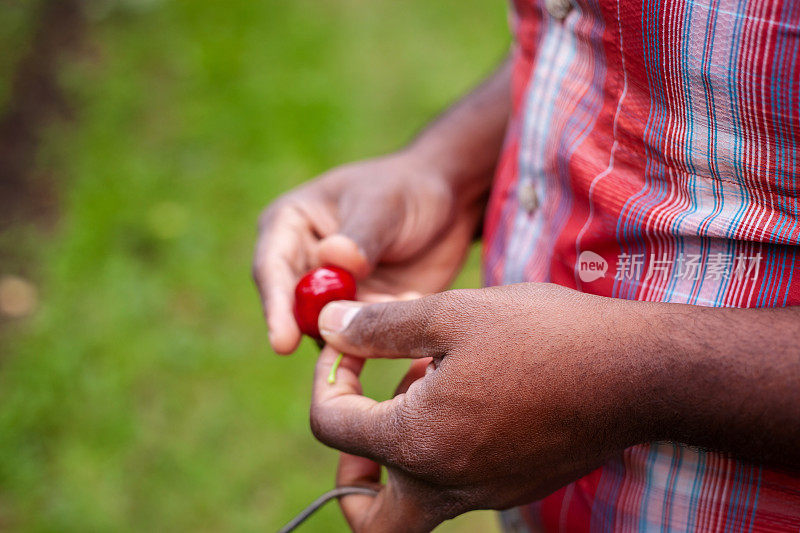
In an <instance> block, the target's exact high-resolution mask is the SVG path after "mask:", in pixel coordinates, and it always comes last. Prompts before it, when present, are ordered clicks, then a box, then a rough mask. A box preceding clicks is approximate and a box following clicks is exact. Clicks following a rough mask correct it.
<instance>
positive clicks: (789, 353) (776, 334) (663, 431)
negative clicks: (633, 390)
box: [623, 302, 800, 468]
mask: <svg viewBox="0 0 800 533" xmlns="http://www.w3.org/2000/svg"><path fill="white" fill-rule="evenodd" d="M625 304H627V305H635V306H637V312H636V313H634V314H636V315H638V316H637V317H635V318H636V319H637V322H636V324H637V325H636V326H633V327H632V328H631V327H630V326H626V328H628V333H629V334H628V335H623V337H626V338H631V339H633V338H635V337H638V338H639V340H638V347H639V349H640V350H641V351H642V352H645V351H646V352H648V354H647V355H643V354H640V355H641V357H643V358H644V361H645V362H644V367H643V368H645V369H646V370H645V371H644V373H643V375H642V379H643V382H644V383H646V389H645V390H644V391H642V392H643V395H644V401H642V402H641V403H642V406H643V408H644V409H645V412H643V413H641V416H642V417H643V421H644V422H645V423H648V420H649V425H650V428H648V429H646V431H649V432H650V433H651V434H650V436H651V437H652V438H654V439H668V440H673V441H678V442H683V443H687V444H692V445H696V446H700V447H705V448H710V449H714V450H719V451H724V452H729V453H731V454H733V455H735V456H737V457H740V458H743V459H747V460H752V461H756V462H763V463H767V464H773V465H780V466H785V467H789V468H798V467H800V447H799V446H798V443H800V346H798V342H797V341H798V339H800V309H798V308H783V309H731V308H725V309H720V308H704V307H696V306H688V305H671V304H648V303H638V304H632V303H630V302H625ZM623 305H624V304H623ZM637 330H639V331H638V332H637ZM629 347H630V350H629V352H631V353H633V352H634V351H635V350H636V346H631V345H629Z"/></svg>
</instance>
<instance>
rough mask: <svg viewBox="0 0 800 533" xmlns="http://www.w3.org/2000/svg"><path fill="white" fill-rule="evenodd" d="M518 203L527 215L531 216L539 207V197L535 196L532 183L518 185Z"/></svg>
mask: <svg viewBox="0 0 800 533" xmlns="http://www.w3.org/2000/svg"><path fill="white" fill-rule="evenodd" d="M519 203H520V205H521V206H522V208H523V209H524V210H525V211H527V212H528V214H529V215H531V214H533V212H534V211H536V208H537V207H539V195H538V194H536V188H535V187H534V186H533V183H530V182H527V181H526V182H525V183H523V184H522V185H520V188H519Z"/></svg>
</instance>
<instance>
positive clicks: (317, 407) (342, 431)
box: [311, 283, 800, 532]
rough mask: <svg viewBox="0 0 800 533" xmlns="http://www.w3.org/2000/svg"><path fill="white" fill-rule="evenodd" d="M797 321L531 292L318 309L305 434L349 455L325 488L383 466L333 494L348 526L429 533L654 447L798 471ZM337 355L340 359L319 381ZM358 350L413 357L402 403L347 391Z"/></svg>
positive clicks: (517, 288) (505, 290)
mask: <svg viewBox="0 0 800 533" xmlns="http://www.w3.org/2000/svg"><path fill="white" fill-rule="evenodd" d="M798 311H799V310H798V309H713V308H701V307H696V306H689V305H679V304H664V303H650V302H633V301H626V300H618V299H612V298H605V297H599V296H593V295H588V294H583V293H578V292H575V291H573V290H570V289H566V288H563V287H559V286H555V285H549V284H534V283H529V284H519V285H510V286H505V287H495V288H489V289H482V290H470V291H449V292H445V293H440V294H436V295H433V296H429V297H425V298H421V299H418V300H414V301H409V302H399V303H380V304H373V305H367V306H364V305H363V304H358V303H346V302H334V303H331V304H329V305H328V306H326V307H325V309H323V311H322V314H321V315H320V329H321V331H322V334H323V337H324V338H325V340H326V341H327V343H328V347H327V348H326V349H325V350H323V352H322V354H321V357H320V360H319V363H318V366H317V370H316V376H315V385H314V393H313V399H312V406H311V427H312V430H313V432H314V434H315V436H316V437H317V438H318V439H319V440H320V441H322V442H323V443H325V444H328V445H330V446H332V447H334V448H337V449H339V450H342V451H344V452H346V453H345V454H344V455H343V456H342V460H341V463H340V468H339V476H338V483H339V484H340V485H352V484H361V485H372V486H376V487H377V486H379V480H380V475H379V474H380V467H379V464H380V465H384V466H386V467H387V471H388V478H387V481H386V485H385V486H383V488H382V490H381V492H380V494H379V495H378V496H377V497H375V498H372V497H367V496H348V497H345V498H343V499H342V507H343V509H344V511H345V515H346V517H347V519H348V521H349V523H350V524H351V526H352V527H353V529H354V530H355V531H357V532H362V531H426V530H430V529H432V528H433V527H435V526H436V525H437V524H438V523H439V522H441V521H442V520H444V519H447V518H450V517H452V516H455V515H457V514H459V513H462V512H465V511H468V510H471V509H478V508H493V509H502V508H507V507H510V506H513V505H516V504H521V503H525V502H530V501H533V500H535V499H537V498H540V497H542V496H545V495H547V494H549V493H550V492H552V491H553V490H555V489H557V488H559V487H561V486H563V485H565V484H567V483H569V482H571V481H573V480H576V479H578V478H579V477H581V476H583V475H584V474H587V473H589V472H590V471H591V470H593V469H595V468H596V467H598V466H600V465H601V464H602V463H603V462H604V461H605V460H606V459H607V458H608V457H610V456H612V455H613V454H615V453H620V452H621V451H622V450H623V449H625V448H626V447H628V446H631V445H634V444H637V443H644V442H651V441H656V440H672V441H678V442H683V443H686V444H691V445H697V446H703V447H708V448H712V449H715V450H718V451H722V452H729V453H732V454H734V455H736V456H738V457H740V458H743V459H751V460H755V461H759V462H768V463H772V464H775V465H783V466H786V467H790V468H791V467H794V468H796V467H798V466H800V452H798V449H797V445H796V444H797V442H798V441H799V440H800V387H798V383H800V350H798V348H797V343H796V339H797V336H798V335H800V320H799V319H798ZM339 352H344V353H346V354H349V355H348V356H347V357H345V358H344V361H343V363H342V366H341V367H340V369H339V372H338V376H337V381H336V383H335V384H333V385H330V384H328V383H327V382H326V380H325V377H326V376H327V375H328V372H329V370H330V368H331V365H332V364H333V361H334V359H335V358H336V355H337V353H339ZM365 357H412V358H417V359H419V360H420V361H419V363H418V364H417V365H414V366H412V369H411V371H410V372H409V375H408V376H407V378H406V379H405V380H404V383H403V384H402V385H401V388H400V394H398V395H397V396H396V397H395V398H393V399H392V400H389V401H386V402H382V403H376V402H375V401H373V400H371V399H369V398H366V397H364V396H362V395H361V389H360V385H359V382H358V372H359V370H360V367H361V364H362V363H363V358H365ZM428 361H430V364H428ZM422 365H427V367H426V368H424V369H423V366H422ZM365 458H366V459H365Z"/></svg>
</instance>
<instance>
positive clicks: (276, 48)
mask: <svg viewBox="0 0 800 533" xmlns="http://www.w3.org/2000/svg"><path fill="white" fill-rule="evenodd" d="M36 6H37V4H36V3H34V2H28V3H26V2H22V3H14V2H2V1H0V46H2V49H3V50H4V52H3V53H2V54H0V57H2V60H0V105H2V106H5V105H6V102H7V94H8V91H9V87H10V82H9V80H10V79H11V76H12V73H13V71H14V67H15V60H16V58H19V57H21V56H22V55H24V52H25V50H26V49H27V48H26V47H28V46H29V44H28V43H27V41H26V39H28V38H29V36H30V33H31V32H30V28H31V26H32V24H35V19H36V17H35V12H36V11H35V9H36ZM86 10H87V20H88V23H87V26H86V28H85V33H86V35H85V36H84V45H83V46H81V47H80V49H78V50H73V51H71V52H70V53H69V54H66V55H65V56H63V57H62V60H61V63H60V66H59V69H58V78H59V83H60V86H61V87H62V89H63V91H64V94H65V95H66V97H67V99H68V101H69V102H70V104H71V107H72V108H73V109H74V113H73V116H72V118H70V119H67V120H59V121H57V122H50V123H48V124H47V126H46V128H45V129H44V130H43V131H42V135H43V137H42V142H41V143H40V145H39V148H38V152H37V157H36V163H35V168H33V169H32V171H31V174H32V175H42V174H44V175H48V176H51V177H52V180H53V181H52V182H53V183H54V184H55V187H56V188H57V198H58V207H57V213H56V220H55V222H54V223H53V224H50V225H48V226H47V228H46V229H44V230H43V229H41V227H40V226H38V225H32V224H26V223H25V222H24V221H20V222H19V223H17V224H16V225H15V226H14V227H12V228H10V229H6V230H5V231H3V233H2V236H0V237H1V238H2V241H0V244H2V245H3V246H5V249H6V250H12V251H13V252H14V253H12V254H10V255H8V254H7V255H6V260H5V261H4V262H5V264H0V275H20V274H24V275H26V276H27V277H29V278H30V279H32V280H33V282H34V283H35V284H36V286H37V288H38V291H39V299H40V301H39V307H38V309H37V311H36V313H35V314H34V315H33V316H32V317H30V318H27V319H22V320H4V321H3V322H2V323H0V352H2V357H0V528H2V527H6V528H8V529H12V530H24V531H81V532H84V531H154V530H172V531H273V530H275V529H277V527H279V526H280V525H282V523H283V522H285V521H286V520H288V519H289V518H290V517H291V516H292V515H293V514H294V513H296V512H297V511H298V510H299V509H300V508H302V507H303V506H304V505H305V504H307V503H308V502H309V501H310V500H312V499H313V498H314V497H316V496H317V495H318V494H319V493H321V492H323V491H324V490H326V489H328V488H330V487H331V485H332V482H333V472H334V467H335V460H336V454H335V453H334V452H333V451H332V450H330V449H327V448H325V447H324V446H322V445H321V444H319V443H317V442H316V441H315V440H314V439H313V437H312V436H311V434H310V431H309V429H308V422H307V412H308V402H309V388H310V378H311V373H312V368H313V365H314V360H315V347H314V346H313V344H311V343H310V342H307V341H305V342H304V344H303V345H302V347H301V349H300V351H299V352H298V353H297V354H295V355H294V356H292V357H288V358H282V357H278V356H276V355H274V354H273V353H271V352H270V350H269V348H268V346H267V342H266V340H267V339H266V328H265V326H264V324H263V320H262V316H261V311H260V307H259V304H258V299H257V297H256V292H255V290H254V287H253V285H252V282H251V279H250V258H251V251H252V244H253V242H254V238H255V221H256V217H257V216H258V213H259V211H260V210H261V209H262V208H263V206H264V205H266V204H268V203H269V202H270V201H271V200H272V199H274V198H275V197H276V196H278V195H279V194H281V193H282V192H284V191H286V190H288V189H290V188H291V187H293V186H294V185H297V184H298V183H300V182H302V181H303V180H306V179H309V178H311V177H313V176H314V175H315V174H318V173H319V172H321V171H324V170H325V169H327V168H329V167H331V166H333V165H336V164H339V163H343V162H346V161H349V160H353V159H357V158H363V157H368V156H371V155H376V154H380V153H384V152H386V151H390V150H393V149H396V148H397V147H399V146H401V145H402V144H403V143H405V142H407V141H408V140H409V139H410V138H411V137H412V136H413V134H414V132H415V131H417V130H419V129H420V128H421V127H422V126H423V125H424V124H425V122H426V121H427V120H429V119H430V118H431V117H433V116H435V115H436V113H437V112H438V111H439V110H441V109H442V108H444V107H445V106H446V105H447V104H448V103H449V102H451V101H452V100H453V99H455V98H457V97H458V96H459V95H460V94H462V93H463V92H464V91H466V90H468V88H469V87H470V86H472V85H473V84H474V83H476V82H477V81H478V80H479V79H480V78H481V77H483V76H484V75H485V74H487V73H488V72H489V71H490V70H491V68H492V67H493V66H494V65H495V64H496V63H498V62H499V60H500V58H501V57H502V56H503V55H504V53H505V51H506V50H507V47H508V43H509V37H508V29H507V23H506V5H505V3H504V2H501V1H500V0H492V1H487V0H461V1H442V2H432V1H430V0H404V1H402V2H396V1H390V0H381V1H372V2H370V1H366V0H336V1H319V0H315V1H312V0H292V1H289V0H268V1H256V0H234V1H226V2H222V1H210V0H191V1H189V0H184V1H174V2H165V1H158V0H147V1H144V0H140V1H132V0H128V1H125V2H122V1H117V2H109V1H105V2H101V1H94V2H89V3H87V4H86ZM32 13H33V14H34V15H32ZM458 285H459V286H462V287H466V286H478V285H479V272H478V261H477V253H473V254H472V256H471V258H470V260H469V263H468V265H467V268H466V269H465V272H464V274H463V275H462V276H461V278H460V279H459V281H458ZM404 364H406V363H401V362H397V363H390V362H384V361H376V362H373V363H370V364H369V365H368V368H367V370H366V372H365V382H366V389H367V392H368V393H370V394H371V395H373V396H376V397H386V396H387V395H388V394H389V393H390V391H391V390H392V388H393V387H394V385H395V383H396V381H397V380H398V378H399V376H400V375H401V373H402V371H403V368H402V367H401V366H400V365H404ZM495 523H496V518H495V516H494V514H493V513H489V512H478V513H470V514H468V515H465V516H463V517H461V518H459V519H457V520H454V521H452V522H450V523H448V524H446V525H445V526H443V527H442V530H449V531H487V530H492V529H494V528H496V525H495ZM344 529H345V526H344V522H343V521H342V519H341V517H340V515H339V511H338V509H337V508H336V506H335V505H331V506H330V507H328V508H326V509H325V510H323V512H322V513H320V514H319V516H317V517H315V518H313V519H312V520H311V521H310V522H309V523H308V525H307V526H306V527H305V528H304V529H303V531H338V530H344Z"/></svg>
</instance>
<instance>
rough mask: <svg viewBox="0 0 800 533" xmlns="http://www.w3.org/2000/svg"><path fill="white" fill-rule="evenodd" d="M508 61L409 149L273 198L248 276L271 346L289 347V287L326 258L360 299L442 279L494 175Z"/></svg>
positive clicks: (429, 288) (425, 288)
mask: <svg viewBox="0 0 800 533" xmlns="http://www.w3.org/2000/svg"><path fill="white" fill-rule="evenodd" d="M510 76H511V69H510V63H509V62H505V63H504V64H503V65H502V66H501V67H500V68H499V69H498V70H497V71H496V72H495V73H494V75H492V76H491V77H490V78H489V79H488V80H487V81H486V82H484V83H483V84H482V85H481V86H479V87H478V88H477V89H476V90H475V91H473V92H472V93H471V94H469V95H468V96H466V97H465V98H463V99H462V100H461V101H460V102H458V103H457V104H455V105H454V106H453V107H452V108H451V109H449V110H448V111H447V112H446V113H445V114H443V115H442V116H441V117H440V118H439V119H438V120H436V121H434V122H433V123H432V124H431V125H430V126H429V127H428V128H427V129H426V130H425V131H423V132H422V134H420V136H419V137H418V138H417V139H415V141H414V142H413V143H412V144H411V145H410V146H409V147H408V148H406V149H404V150H402V151H400V152H397V153H395V154H392V155H389V156H386V157H381V158H377V159H372V160H368V161H363V162H359V163H354V164H350V165H345V166H342V167H339V168H336V169H334V170H331V171H330V172H327V173H325V174H324V175H322V176H320V177H318V178H317V179H315V180H313V181H311V182H309V183H308V184H306V185H304V186H302V187H299V188H297V189H295V190H293V191H290V192H289V193H288V194H286V195H284V196H282V197H280V198H279V199H277V200H276V201H275V202H273V203H272V205H270V206H269V207H268V208H267V209H266V210H265V211H264V212H263V213H262V215H261V217H260V219H259V236H258V241H257V243H256V251H255V257H254V259H253V276H254V278H255V281H256V285H257V286H258V290H259V292H260V294H261V301H262V304H263V307H264V313H265V315H266V318H267V324H268V327H269V337H270V342H271V343H272V347H273V348H274V349H275V351H276V352H278V353H283V354H286V353H290V352H292V351H294V349H295V348H296V347H297V344H298V343H299V342H300V331H299V329H298V328H297V324H295V322H294V319H293V317H292V304H293V300H294V287H295V284H296V283H297V280H298V279H299V278H300V277H301V276H302V275H303V274H304V273H305V272H306V271H308V270H310V269H312V268H314V267H317V266H320V265H321V264H324V263H329V264H333V265H336V266H339V267H342V268H345V269H347V270H349V271H350V272H352V273H353V274H354V275H355V276H356V278H357V279H358V280H359V294H358V296H359V299H361V300H366V301H376V300H389V299H397V298H399V299H403V298H404V297H406V298H407V297H408V295H409V294H419V293H421V294H427V293H432V292H437V291H441V290H443V289H445V288H446V287H447V286H448V285H449V283H450V282H451V281H452V279H453V277H454V276H455V274H456V273H457V272H458V270H459V269H460V268H461V265H462V263H463V260H464V257H465V255H466V253H467V250H468V248H469V245H470V243H471V241H472V239H473V238H474V236H475V232H476V229H477V227H478V224H479V222H480V218H481V215H482V213H483V209H484V207H485V204H486V196H487V194H488V190H489V186H490V184H491V179H492V174H493V169H494V165H495V162H496V160H497V157H498V154H499V151H500V148H501V145H502V139H503V134H504V130H505V126H506V122H507V120H508V113H509V108H510V88H509V83H510V82H509V80H510Z"/></svg>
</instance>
